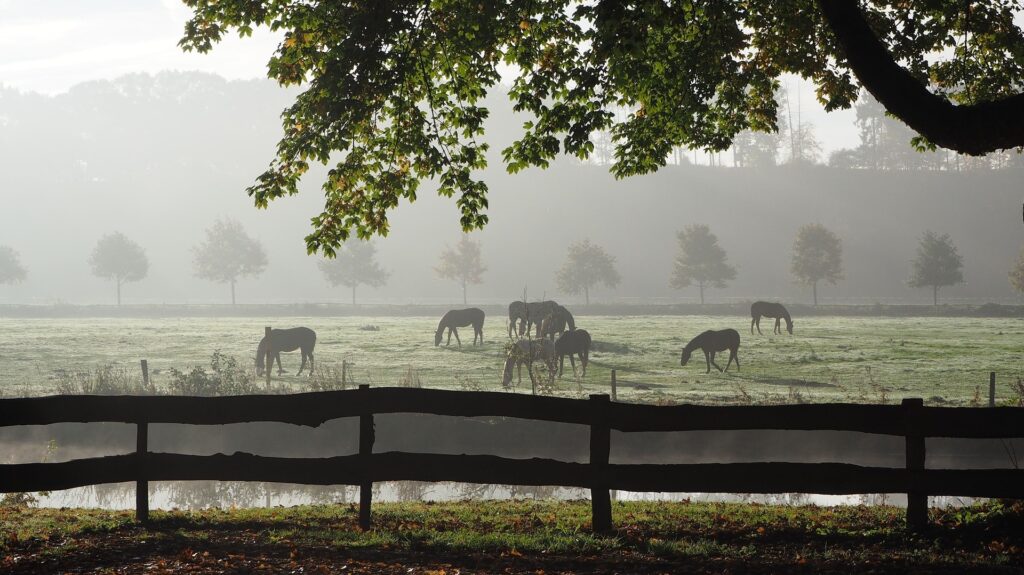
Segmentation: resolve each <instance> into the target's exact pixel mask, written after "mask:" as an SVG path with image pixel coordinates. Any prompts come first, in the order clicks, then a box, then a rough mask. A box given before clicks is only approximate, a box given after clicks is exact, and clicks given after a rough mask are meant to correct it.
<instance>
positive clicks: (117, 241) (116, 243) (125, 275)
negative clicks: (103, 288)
mask: <svg viewBox="0 0 1024 575" xmlns="http://www.w3.org/2000/svg"><path fill="white" fill-rule="evenodd" d="M89 265H90V266H92V273H93V275H95V276H98V277H101V278H107V279H112V280H114V283H115V284H117V305H121V285H122V284H124V283H125V282H135V281H139V280H141V279H143V278H145V277H146V275H147V274H148V273H149V258H147V257H146V252H145V250H143V249H142V247H141V246H140V245H139V244H137V243H135V242H133V241H132V240H130V239H128V237H127V236H125V235H124V234H122V233H121V232H114V233H112V234H107V235H105V236H103V237H102V238H100V240H99V241H98V242H96V247H95V248H93V250H92V256H91V257H90V258H89Z"/></svg>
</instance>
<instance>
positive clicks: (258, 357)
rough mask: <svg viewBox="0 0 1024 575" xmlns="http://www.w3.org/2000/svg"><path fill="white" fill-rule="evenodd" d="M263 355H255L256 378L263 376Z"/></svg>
mask: <svg viewBox="0 0 1024 575" xmlns="http://www.w3.org/2000/svg"><path fill="white" fill-rule="evenodd" d="M263 355H264V354H262V353H257V354H256V376H257V377H259V376H261V375H263V369H264V367H263V363H264V362H263Z"/></svg>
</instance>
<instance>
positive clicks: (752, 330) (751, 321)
mask: <svg viewBox="0 0 1024 575" xmlns="http://www.w3.org/2000/svg"><path fill="white" fill-rule="evenodd" d="M756 321H757V320H755V319H754V316H750V335H754V322H756Z"/></svg>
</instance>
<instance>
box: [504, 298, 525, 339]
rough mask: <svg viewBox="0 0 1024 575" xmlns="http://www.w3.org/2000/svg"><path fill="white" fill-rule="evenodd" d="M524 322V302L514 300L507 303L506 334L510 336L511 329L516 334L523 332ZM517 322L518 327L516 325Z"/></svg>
mask: <svg viewBox="0 0 1024 575" xmlns="http://www.w3.org/2000/svg"><path fill="white" fill-rule="evenodd" d="M525 322H526V302H521V301H514V302H512V303H510V304H508V336H509V337H512V330H513V329H514V330H515V331H516V333H517V334H522V333H523V327H522V326H523V325H525ZM516 324H519V327H516Z"/></svg>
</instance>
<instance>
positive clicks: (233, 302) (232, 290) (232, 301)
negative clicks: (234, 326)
mask: <svg viewBox="0 0 1024 575" xmlns="http://www.w3.org/2000/svg"><path fill="white" fill-rule="evenodd" d="M231 305H235V280H231Z"/></svg>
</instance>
